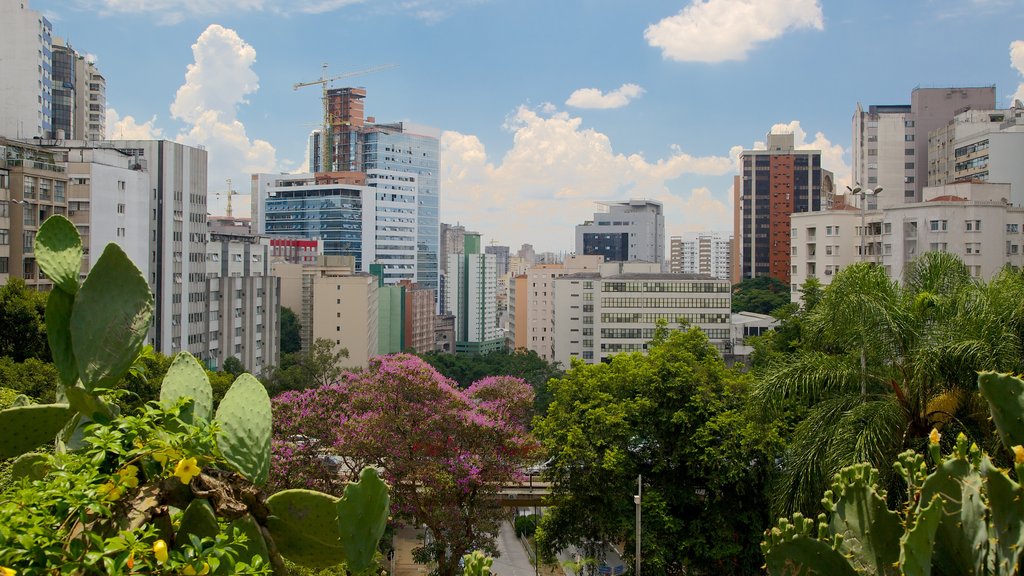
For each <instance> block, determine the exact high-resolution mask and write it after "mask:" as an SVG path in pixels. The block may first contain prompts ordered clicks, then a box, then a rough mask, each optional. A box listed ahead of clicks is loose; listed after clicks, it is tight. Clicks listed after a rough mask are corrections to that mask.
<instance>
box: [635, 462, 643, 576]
mask: <svg viewBox="0 0 1024 576" xmlns="http://www.w3.org/2000/svg"><path fill="white" fill-rule="evenodd" d="M641 478H642V476H641V475H640V474H637V475H636V494H635V495H634V496H633V503H634V504H636V558H635V560H636V576H640V495H641V494H642V493H643V484H641V483H640V480H641Z"/></svg>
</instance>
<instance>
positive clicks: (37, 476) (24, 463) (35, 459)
mask: <svg viewBox="0 0 1024 576" xmlns="http://www.w3.org/2000/svg"><path fill="white" fill-rule="evenodd" d="M49 470H50V458H49V457H48V456H47V455H46V454H40V453H39V452H29V453H27V454H22V455H21V456H18V457H17V458H15V459H14V462H12V463H11V478H13V479H15V480H17V479H20V478H28V479H29V480H42V479H43V478H44V477H45V476H46V473H47V472H49Z"/></svg>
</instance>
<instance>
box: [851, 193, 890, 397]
mask: <svg viewBox="0 0 1024 576" xmlns="http://www.w3.org/2000/svg"><path fill="white" fill-rule="evenodd" d="M846 189H847V190H849V191H850V194H851V195H853V196H857V195H858V194H859V195H860V261H861V262H863V261H864V237H865V236H866V235H867V231H868V229H867V227H866V225H865V223H864V215H865V214H866V213H867V206H868V194H871V195H872V196H877V195H878V193H879V192H881V191H882V187H881V186H879V187H877V188H875V189H874V190H872V189H870V188H861V187H860V186H854V187H853V188H850V187H849V186H847V187H846ZM860 338H861V343H860V395H861V397H864V396H867V394H868V386H867V381H866V379H865V376H866V374H867V357H866V355H865V352H864V346H865V337H864V327H863V326H861V335H860Z"/></svg>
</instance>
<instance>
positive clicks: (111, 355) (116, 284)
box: [70, 244, 153, 390]
mask: <svg viewBox="0 0 1024 576" xmlns="http://www.w3.org/2000/svg"><path fill="white" fill-rule="evenodd" d="M152 318H153V293H152V292H150V290H149V284H148V283H147V282H146V279H145V278H143V277H142V272H140V271H139V269H138V268H136V267H135V265H134V264H132V261H131V260H130V259H129V258H128V255H126V254H125V253H124V250H122V249H121V247H120V246H118V245H117V244H107V247H106V248H105V249H104V250H103V254H102V255H101V256H100V257H99V260H97V261H96V264H95V265H94V266H93V268H92V271H91V272H89V276H88V277H87V278H86V279H85V282H84V283H83V284H82V286H81V288H79V290H78V294H76V295H75V303H74V307H73V308H72V309H71V323H70V331H71V345H72V350H73V351H74V356H75V362H76V364H77V365H78V375H79V378H81V379H82V383H83V384H85V388H86V389H87V390H93V389H95V388H97V387H100V388H109V387H112V386H113V385H114V384H116V383H117V381H118V380H120V379H121V377H123V376H124V375H125V374H126V373H127V372H128V368H130V367H131V365H132V362H133V361H134V360H135V358H136V357H137V356H138V355H139V350H141V349H142V344H143V342H144V341H145V339H146V332H147V331H148V330H149V323H150V321H151V320H152Z"/></svg>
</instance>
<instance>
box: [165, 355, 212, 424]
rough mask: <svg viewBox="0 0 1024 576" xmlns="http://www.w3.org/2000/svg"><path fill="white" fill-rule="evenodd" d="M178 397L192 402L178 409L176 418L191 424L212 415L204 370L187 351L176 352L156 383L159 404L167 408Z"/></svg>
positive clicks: (208, 388) (210, 399)
mask: <svg viewBox="0 0 1024 576" xmlns="http://www.w3.org/2000/svg"><path fill="white" fill-rule="evenodd" d="M182 398H189V399H191V400H192V403H191V404H190V405H189V406H187V407H186V408H185V409H184V410H182V412H181V415H180V418H181V419H182V420H183V421H185V422H188V423H189V424H192V423H194V422H196V421H197V420H202V421H209V420H210V417H211V416H212V415H213V389H212V388H210V378H209V377H208V376H207V375H206V370H205V369H204V368H203V367H202V366H201V365H200V364H199V362H198V361H197V360H196V359H195V357H194V356H192V355H191V354H189V353H188V352H185V351H182V352H178V354H177V355H175V356H174V360H172V361H171V366H170V367H169V368H168V369H167V374H166V375H164V380H163V382H162V383H161V384H160V404H161V405H162V406H163V407H164V408H169V407H171V406H174V405H175V404H177V403H178V401H179V400H181V399H182Z"/></svg>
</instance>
